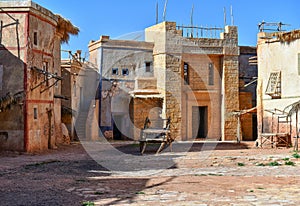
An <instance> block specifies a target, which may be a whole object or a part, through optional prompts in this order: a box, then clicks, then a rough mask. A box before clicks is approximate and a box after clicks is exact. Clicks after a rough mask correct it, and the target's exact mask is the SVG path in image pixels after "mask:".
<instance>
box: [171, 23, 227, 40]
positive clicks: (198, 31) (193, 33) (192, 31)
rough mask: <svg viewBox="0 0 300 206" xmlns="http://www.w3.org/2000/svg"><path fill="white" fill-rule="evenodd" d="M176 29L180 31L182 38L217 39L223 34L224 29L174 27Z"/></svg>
mask: <svg viewBox="0 0 300 206" xmlns="http://www.w3.org/2000/svg"><path fill="white" fill-rule="evenodd" d="M176 28H177V30H182V36H183V37H187V38H210V39H219V38H220V34H221V33H222V32H224V29H223V28H219V27H202V26H200V27H199V26H176Z"/></svg>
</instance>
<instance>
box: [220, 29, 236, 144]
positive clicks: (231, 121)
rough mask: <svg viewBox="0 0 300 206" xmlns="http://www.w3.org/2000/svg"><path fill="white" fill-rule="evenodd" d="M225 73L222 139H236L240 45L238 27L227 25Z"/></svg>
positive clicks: (224, 37) (223, 75)
mask: <svg viewBox="0 0 300 206" xmlns="http://www.w3.org/2000/svg"><path fill="white" fill-rule="evenodd" d="M223 39H224V47H223V54H224V56H223V74H222V91H223V92H222V94H223V96H222V104H223V105H222V110H223V115H222V116H223V121H222V140H236V139H237V129H238V128H237V127H238V118H237V117H236V116H235V115H233V112H234V111H239V47H238V34H237V27H235V26H226V27H225V33H224V34H223Z"/></svg>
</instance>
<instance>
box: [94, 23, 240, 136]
mask: <svg viewBox="0 0 300 206" xmlns="http://www.w3.org/2000/svg"><path fill="white" fill-rule="evenodd" d="M187 33H188V34H187ZM205 33H207V34H210V35H206V36H205V35H204V34H205ZM212 34H214V35H212ZM89 50H90V61H91V62H93V63H94V64H96V65H97V66H98V68H99V71H100V75H101V77H102V78H101V79H102V80H101V81H100V86H99V88H100V89H99V91H100V92H101V93H102V96H101V98H100V99H99V102H100V103H99V105H100V111H101V112H100V115H99V116H100V117H99V118H100V120H101V121H100V127H102V131H103V130H111V131H113V132H115V130H121V131H126V132H127V133H126V132H125V134H126V136H128V137H131V138H134V139H138V138H139V134H140V128H142V127H143V123H144V120H145V118H146V117H147V116H151V115H154V117H156V118H158V117H160V118H167V117H170V118H171V134H172V136H173V138H176V140H190V139H193V138H206V139H214V140H236V138H237V132H238V129H237V123H238V120H237V118H236V116H235V115H234V112H236V111H239V110H240V104H239V54H240V52H239V46H238V31H237V27H235V26H226V27H225V28H224V29H223V28H200V27H199V28H194V29H193V30H191V28H189V27H184V26H177V25H176V23H175V22H162V23H159V24H157V25H154V26H152V27H149V28H146V29H145V40H143V41H125V40H124V41H121V40H112V39H110V38H109V37H108V36H102V37H101V38H100V40H98V41H92V42H91V43H90V44H89ZM109 94H110V96H109ZM107 95H108V96H109V97H110V98H107ZM105 98H106V99H105ZM108 108H111V110H110V109H108ZM115 115H116V116H117V118H115ZM120 124H121V126H120ZM104 127H106V128H104ZM115 128H118V129H115ZM120 128H121V129H120ZM124 128H125V129H124ZM121 133H122V134H124V133H123V132H121ZM127 134H128V135H127Z"/></svg>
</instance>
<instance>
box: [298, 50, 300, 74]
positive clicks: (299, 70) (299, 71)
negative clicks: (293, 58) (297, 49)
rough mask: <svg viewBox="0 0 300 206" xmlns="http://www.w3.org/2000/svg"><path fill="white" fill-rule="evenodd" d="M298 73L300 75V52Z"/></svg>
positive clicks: (299, 54)
mask: <svg viewBox="0 0 300 206" xmlns="http://www.w3.org/2000/svg"><path fill="white" fill-rule="evenodd" d="M298 75H299V76H300V53H298Z"/></svg>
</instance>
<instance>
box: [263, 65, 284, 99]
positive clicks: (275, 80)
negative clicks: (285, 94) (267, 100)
mask: <svg viewBox="0 0 300 206" xmlns="http://www.w3.org/2000/svg"><path fill="white" fill-rule="evenodd" d="M266 94H267V95H270V96H271V97H272V99H279V98H281V73H280V71H277V72H271V73H270V77H269V81H268V85H267V89H266Z"/></svg>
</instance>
